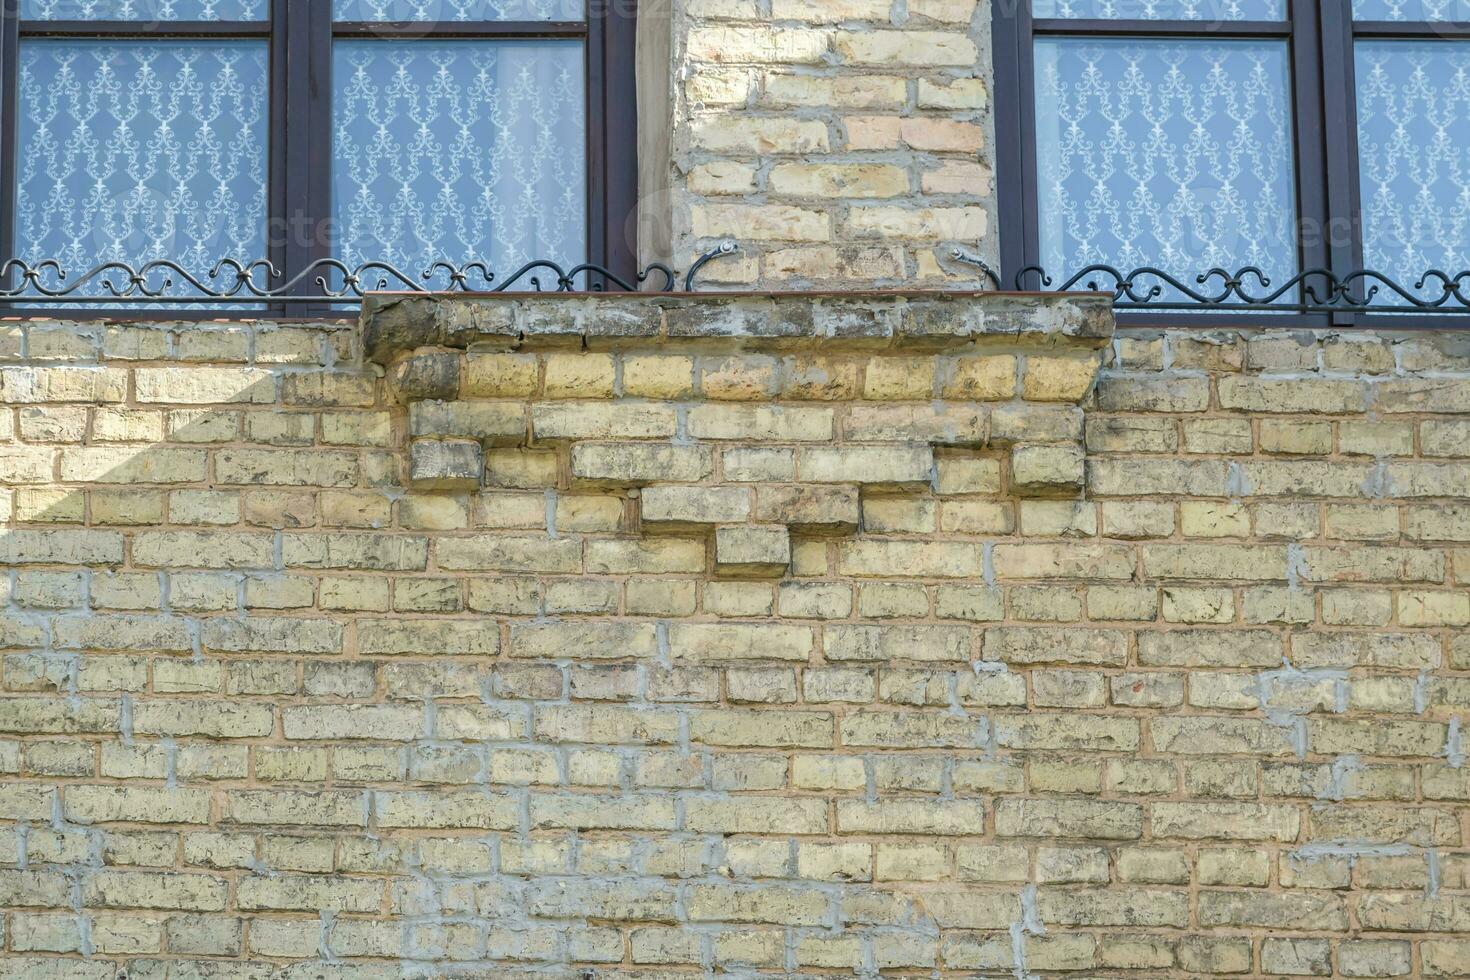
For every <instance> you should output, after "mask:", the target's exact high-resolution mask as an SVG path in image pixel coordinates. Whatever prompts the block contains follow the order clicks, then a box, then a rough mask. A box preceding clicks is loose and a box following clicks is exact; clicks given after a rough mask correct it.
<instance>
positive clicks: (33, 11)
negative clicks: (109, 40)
mask: <svg viewBox="0 0 1470 980" xmlns="http://www.w3.org/2000/svg"><path fill="white" fill-rule="evenodd" d="M20 16H21V18H22V19H24V20H127V21H154V20H159V21H174V20H265V19H266V18H267V17H269V16H270V0H20Z"/></svg>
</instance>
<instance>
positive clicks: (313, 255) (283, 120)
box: [271, 0, 332, 292]
mask: <svg viewBox="0 0 1470 980" xmlns="http://www.w3.org/2000/svg"><path fill="white" fill-rule="evenodd" d="M272 14H273V17H274V21H273V24H274V27H273V34H272V37H273V54H274V55H275V57H276V59H277V60H276V64H275V67H274V68H273V74H274V78H273V88H274V89H275V93H274V95H273V104H272V113H273V116H272V127H271V138H272V140H273V145H274V146H275V147H277V149H276V150H275V151H274V152H273V154H272V161H273V164H275V166H276V169H275V170H274V171H273V172H272V177H271V182H272V197H273V200H275V201H276V202H277V204H278V210H277V211H276V212H275V214H274V216H273V217H274V222H273V224H274V227H273V228H272V229H271V238H272V240H273V241H272V253H273V254H272V258H273V259H274V260H275V261H276V262H277V263H278V265H279V267H280V268H281V270H282V272H283V275H284V281H289V280H290V279H292V278H294V277H296V276H299V275H301V274H302V273H303V272H305V271H306V270H307V269H308V268H309V267H310V266H311V265H312V263H313V262H316V261H318V260H320V259H324V258H327V257H329V256H330V254H331V247H330V242H329V241H328V240H327V236H326V231H327V228H328V225H327V221H328V219H329V217H330V213H331V197H330V194H331V171H330V158H331V119H330V106H329V105H328V104H327V100H328V99H329V98H330V86H331V80H330V72H331V50H332V48H331V45H332V38H331V10H330V4H329V0H274V3H273V8H272ZM314 278H315V277H314V276H308V277H307V278H306V279H305V280H304V281H303V282H302V283H301V284H300V289H299V290H297V291H298V292H311V291H314V289H315V285H314Z"/></svg>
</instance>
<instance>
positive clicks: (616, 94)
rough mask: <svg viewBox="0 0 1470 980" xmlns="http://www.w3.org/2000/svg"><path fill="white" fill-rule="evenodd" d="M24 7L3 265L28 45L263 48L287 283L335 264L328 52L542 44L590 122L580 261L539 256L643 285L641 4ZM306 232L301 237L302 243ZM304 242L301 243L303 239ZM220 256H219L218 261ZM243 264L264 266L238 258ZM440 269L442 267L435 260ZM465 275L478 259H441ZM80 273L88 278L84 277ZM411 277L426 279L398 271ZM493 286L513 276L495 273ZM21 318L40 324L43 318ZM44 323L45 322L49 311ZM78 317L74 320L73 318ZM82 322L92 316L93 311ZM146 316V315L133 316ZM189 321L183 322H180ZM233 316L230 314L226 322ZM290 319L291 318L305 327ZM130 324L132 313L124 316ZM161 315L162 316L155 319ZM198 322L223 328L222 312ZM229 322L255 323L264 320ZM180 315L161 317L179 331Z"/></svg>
mask: <svg viewBox="0 0 1470 980" xmlns="http://www.w3.org/2000/svg"><path fill="white" fill-rule="evenodd" d="M19 4H20V0H0V13H3V22H0V261H4V260H5V259H8V258H11V257H17V258H26V259H30V260H39V259H41V258H46V256H17V255H16V251H15V249H16V244H17V243H16V240H15V232H16V228H15V221H16V196H17V191H18V186H17V181H18V179H19V170H18V161H17V159H16V155H17V153H18V143H19V139H18V137H19V131H18V125H19V105H18V87H19V85H18V83H19V74H20V72H19V51H20V44H21V43H22V41H23V40H25V39H28V38H48V37H49V38H68V37H70V38H79V39H80V38H86V39H89V40H90V39H101V40H129V39H136V40H140V41H142V40H148V39H159V38H175V39H177V38H199V39H257V40H262V41H266V42H268V44H269V46H270V70H269V88H270V92H269V100H270V105H269V120H270V122H269V130H268V132H269V141H268V154H269V165H268V176H267V198H266V201H267V216H268V219H269V220H270V221H271V227H272V228H283V229H287V230H288V233H287V234H286V235H285V236H284V239H285V240H283V241H276V242H272V243H271V244H270V247H269V252H270V254H269V255H268V256H266V257H268V258H269V259H270V260H271V261H272V262H273V263H275V265H276V268H277V269H279V270H281V271H282V273H283V277H282V279H283V280H289V279H290V278H291V277H292V276H293V275H295V274H296V273H297V272H298V271H300V270H302V269H304V268H306V267H307V266H308V265H310V263H311V262H313V261H316V260H318V259H323V258H330V257H331V254H330V253H331V243H330V241H329V239H328V236H327V235H326V234H325V233H324V232H323V229H324V228H326V227H328V226H327V225H326V222H329V221H330V220H331V216H332V169H331V168H332V162H333V160H332V104H331V99H332V77H331V72H332V44H333V41H335V40H336V39H338V38H354V37H355V38H384V39H390V40H391V39H394V38H397V39H402V40H410V39H416V38H465V39H497V40H514V39H542V38H557V39H564V40H581V41H583V42H584V52H585V59H586V60H585V69H586V86H587V87H586V118H587V170H586V172H587V255H585V256H578V255H572V256H545V258H551V259H555V260H559V261H565V262H569V263H571V264H577V263H579V262H583V261H586V262H590V263H593V264H596V265H600V266H602V267H604V268H606V269H608V270H609V271H610V272H612V273H614V274H616V275H618V276H621V277H622V278H624V279H626V280H628V281H630V282H631V281H636V277H637V273H638V256H637V243H636V241H634V240H633V239H634V235H635V234H636V228H637V222H636V220H635V212H636V210H637V197H638V158H637V144H638V140H637V129H638V120H637V98H636V85H635V78H634V62H635V46H636V21H637V13H636V6H637V5H636V0H588V3H587V17H586V19H585V20H583V21H488V20H486V21H438V22H415V23H408V22H386V21H333V19H332V0H270V19H269V20H261V21H177V22H173V21H170V22H159V21H151V22H127V21H35V20H22V19H21V18H20V15H19ZM303 230H304V231H303ZM299 231H300V232H302V233H298V232H299ZM225 257H226V256H220V258H225ZM237 258H242V259H253V258H259V256H238V257H237ZM436 258H440V257H438V256H436ZM442 258H444V259H446V260H449V261H452V262H455V263H457V264H462V263H464V262H470V261H474V260H477V259H480V258H482V256H474V255H465V256H442ZM82 271H84V270H82ZM404 271H405V272H408V273H409V274H416V273H417V272H419V271H422V270H404ZM494 271H495V272H496V273H498V274H500V275H504V274H507V273H509V272H512V271H514V270H510V269H497V270H494ZM26 312H37V313H39V312H41V311H39V310H35V311H31V310H26ZM48 312H51V311H48ZM80 312H81V311H80V310H79V309H75V308H74V309H73V310H72V311H71V315H77V314H78V313H80ZM88 312H89V313H92V312H96V311H95V310H92V309H89V310H88ZM137 312H138V313H140V314H141V315H145V316H146V315H149V314H148V311H146V310H143V311H137ZM189 312H190V311H183V314H184V315H185V316H188V315H189ZM228 312H229V311H226V313H228ZM311 312H319V311H309V310H306V309H300V308H298V309H293V310H291V313H292V315H297V316H300V315H306V314H308V313H311ZM129 315H134V311H129ZM154 315H157V314H154ZM195 315H209V316H219V315H220V310H218V309H210V310H208V311H205V310H199V311H196V312H195ZM234 315H252V316H259V315H261V313H260V311H259V310H253V311H250V312H249V313H248V314H247V313H246V312H245V311H238V310H237V311H236V313H235V314H234ZM179 316H180V312H179V311H170V312H169V314H168V317H169V318H171V319H178V318H179Z"/></svg>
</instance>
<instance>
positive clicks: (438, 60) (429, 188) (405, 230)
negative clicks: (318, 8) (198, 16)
mask: <svg viewBox="0 0 1470 980" xmlns="http://www.w3.org/2000/svg"><path fill="white" fill-rule="evenodd" d="M582 66H583V56H582V44H581V42H579V41H422V40H421V41H404V42H394V41H339V42H338V43H337V45H336V49H335V64H334V67H333V83H332V84H333V106H334V109H333V118H334V127H335V130H334V149H333V157H334V159H333V212H334V218H335V226H336V227H335V232H336V237H337V242H338V249H337V251H338V254H339V255H340V257H341V258H342V259H343V260H344V261H346V262H347V263H348V264H351V265H355V264H357V263H359V262H363V261H378V260H380V261H386V262H389V263H391V264H393V265H394V266H396V267H397V268H398V269H400V270H401V271H402V272H404V273H405V274H408V275H418V274H420V273H422V272H423V271H425V270H427V269H428V268H429V266H430V264H431V263H433V262H435V261H438V260H440V259H443V260H448V261H452V262H454V263H456V264H459V263H464V262H470V261H485V262H488V263H489V264H490V267H491V268H492V269H493V270H494V271H495V272H497V273H498V274H501V275H504V274H506V273H509V272H511V271H514V269H515V268H516V267H518V266H519V265H521V264H522V263H524V262H526V261H529V260H530V259H533V258H549V259H553V260H557V261H561V262H580V261H582V260H583V259H584V258H586V255H587V213H586V212H587V147H586V129H585V126H586V115H585V107H584V99H585V95H584V93H585V81H584V78H583V67H582ZM471 285H472V286H473V285H479V284H478V283H473V282H472V283H471Z"/></svg>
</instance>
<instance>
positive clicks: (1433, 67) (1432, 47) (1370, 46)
mask: <svg viewBox="0 0 1470 980" xmlns="http://www.w3.org/2000/svg"><path fill="white" fill-rule="evenodd" d="M1356 63H1357V85H1358V171H1359V190H1360V193H1361V199H1362V213H1363V263H1364V265H1366V266H1367V267H1368V268H1369V269H1376V270H1378V271H1380V272H1383V273H1385V274H1386V275H1389V276H1393V277H1394V278H1396V279H1398V280H1399V281H1400V282H1401V283H1402V284H1404V286H1405V287H1407V288H1410V289H1412V287H1413V285H1414V281H1415V280H1417V279H1418V278H1419V277H1420V276H1421V275H1423V274H1424V272H1425V271H1426V270H1429V269H1439V270H1441V271H1443V272H1445V273H1448V274H1449V275H1454V274H1455V273H1457V272H1461V271H1463V270H1465V269H1467V268H1470V152H1467V150H1466V148H1465V134H1466V133H1467V132H1470V42H1465V41H1359V42H1358V44H1357V51H1356ZM1438 285H1439V284H1438V283H1429V284H1426V287H1425V291H1424V293H1423V295H1428V296H1436V295H1438ZM1380 295H1381V293H1380ZM1382 298H1383V299H1385V300H1387V301H1392V300H1393V297H1387V296H1382Z"/></svg>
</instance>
